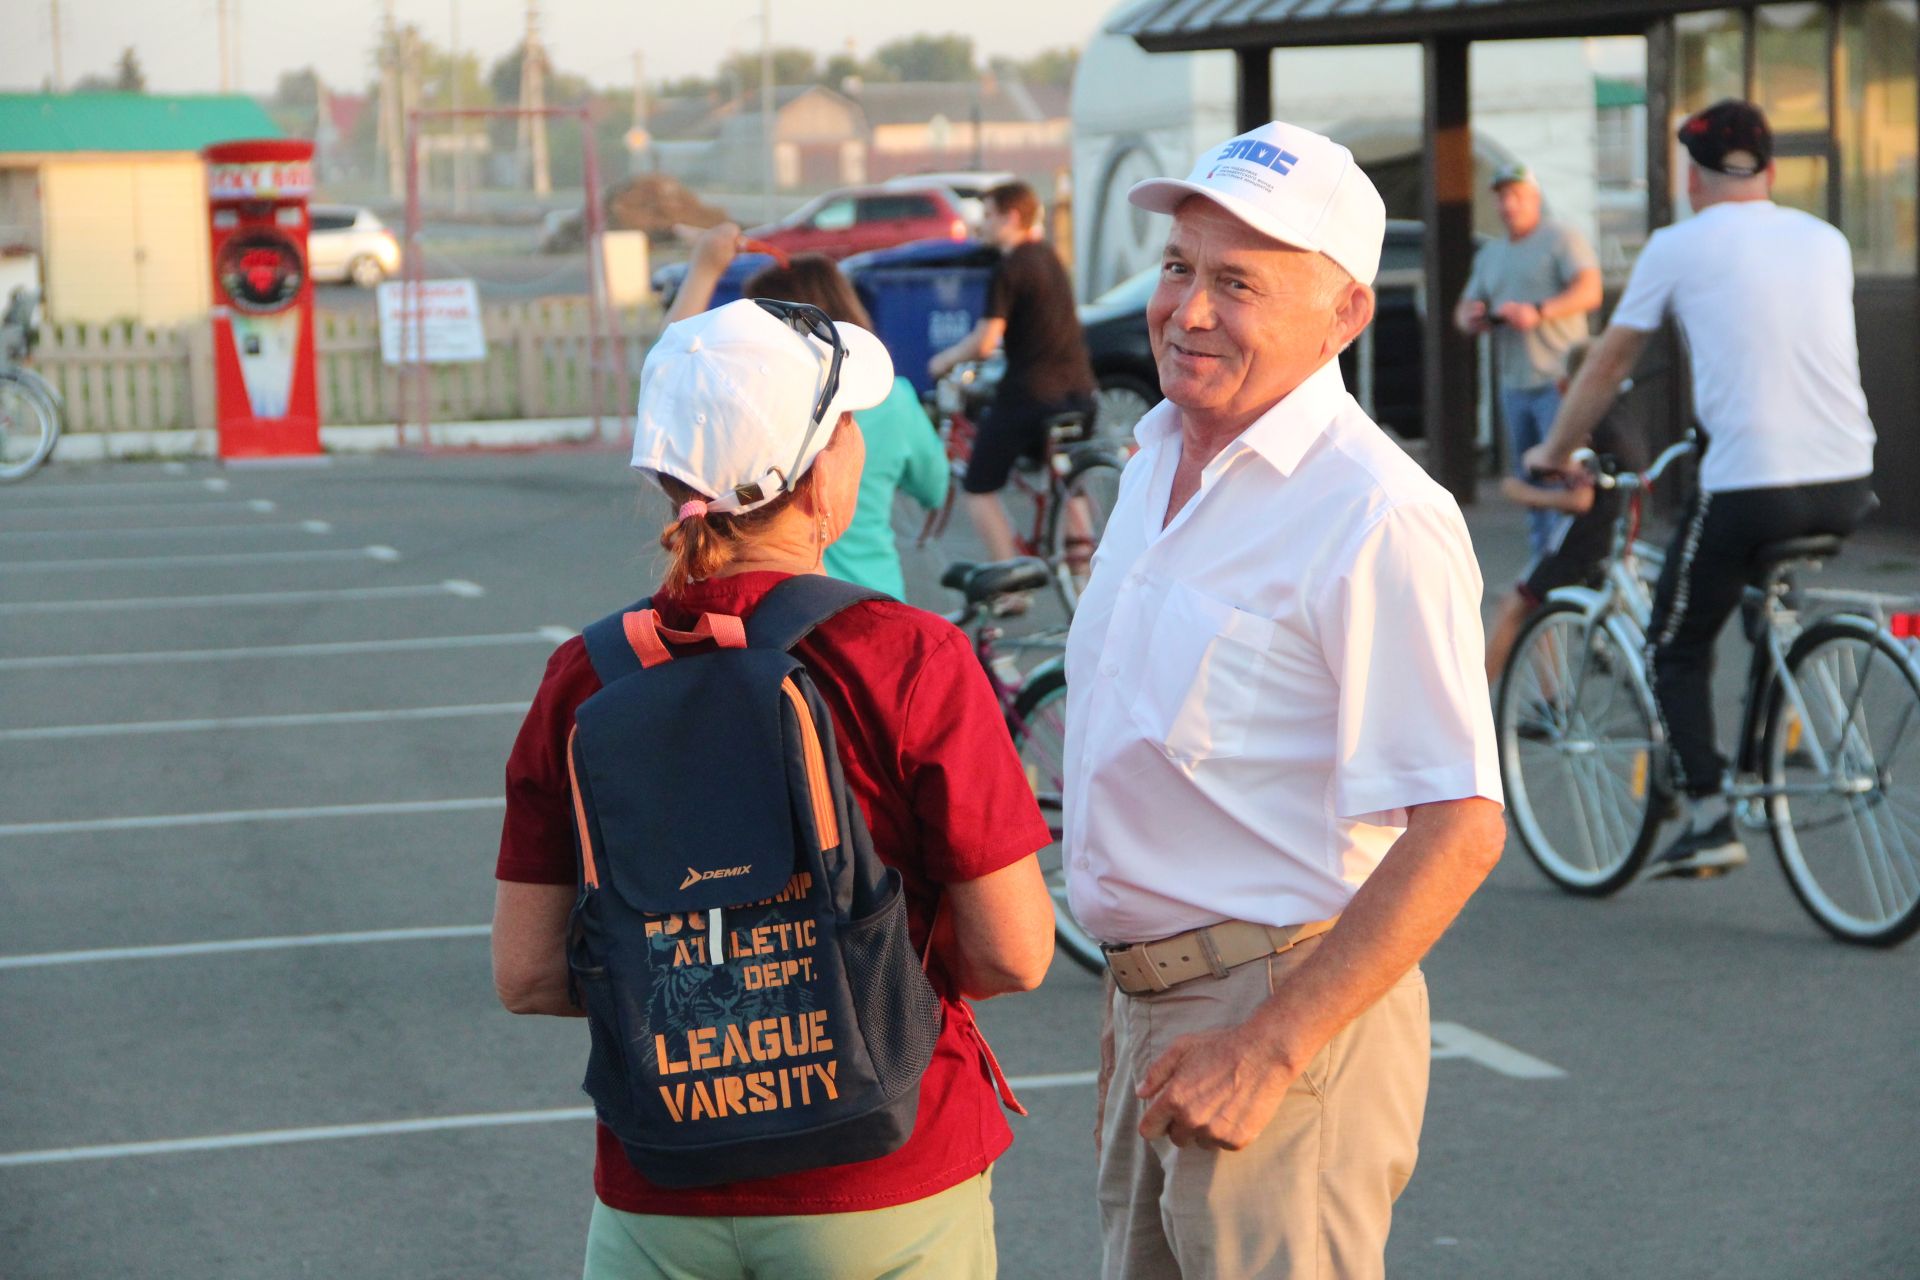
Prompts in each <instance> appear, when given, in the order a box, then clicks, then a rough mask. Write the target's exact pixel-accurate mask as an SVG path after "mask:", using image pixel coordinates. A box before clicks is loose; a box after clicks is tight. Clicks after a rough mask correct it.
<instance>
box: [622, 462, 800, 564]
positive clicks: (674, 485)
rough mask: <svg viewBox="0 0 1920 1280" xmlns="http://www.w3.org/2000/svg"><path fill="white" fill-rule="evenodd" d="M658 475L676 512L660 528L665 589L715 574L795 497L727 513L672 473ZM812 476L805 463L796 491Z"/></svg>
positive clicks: (783, 496)
mask: <svg viewBox="0 0 1920 1280" xmlns="http://www.w3.org/2000/svg"><path fill="white" fill-rule="evenodd" d="M656 478H657V479H658V480H659V482H660V488H661V489H662V490H664V491H665V493H666V495H667V497H668V498H669V499H670V500H671V501H672V502H673V505H674V507H675V509H676V511H677V512H678V514H676V515H675V516H674V518H673V519H672V520H671V521H669V522H668V523H667V526H666V527H665V528H664V529H662V530H661V531H660V546H661V549H662V550H664V551H665V552H666V553H667V556H668V561H667V572H666V575H665V577H664V578H662V580H661V583H660V589H661V590H662V591H663V592H665V593H667V594H669V595H671V594H673V593H675V592H678V591H681V590H683V589H684V588H685V587H686V585H687V584H688V583H690V582H700V581H703V580H705V579H707V578H711V577H714V576H716V575H717V574H719V573H720V572H721V571H722V570H724V569H725V568H726V567H727V566H728V565H730V564H732V563H733V562H734V560H735V559H737V558H738V557H739V556H740V555H741V553H743V552H744V551H746V550H747V549H748V548H749V547H750V546H752V544H753V542H754V539H755V538H756V537H758V536H759V534H760V533H761V531H762V530H764V529H765V528H766V527H767V526H768V525H769V524H771V523H772V522H773V519H774V517H775V516H777V515H779V514H780V513H781V512H782V511H784V510H786V508H787V505H788V504H789V503H791V502H792V501H793V498H794V493H792V492H790V493H783V494H781V495H780V496H779V497H778V498H775V499H774V500H773V501H772V502H769V503H768V504H767V505H766V506H764V507H756V508H755V509H753V510H752V511H749V512H746V513H745V514H743V515H726V514H722V513H720V512H709V511H708V510H707V509H706V507H707V504H706V500H705V499H704V498H702V497H701V496H700V495H699V494H698V493H695V492H694V491H693V490H692V489H691V488H689V487H688V486H687V485H685V484H683V483H682V482H681V481H679V480H676V479H674V478H673V477H672V476H667V475H662V476H658V477H656ZM812 480H813V472H812V470H811V468H809V470H808V472H807V474H806V475H803V476H801V477H800V482H799V484H798V485H797V486H795V490H794V492H798V491H799V490H801V489H805V488H806V487H807V486H808V485H809V484H810V483H812Z"/></svg>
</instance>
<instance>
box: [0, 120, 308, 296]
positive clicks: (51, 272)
mask: <svg viewBox="0 0 1920 1280" xmlns="http://www.w3.org/2000/svg"><path fill="white" fill-rule="evenodd" d="M280 136H281V133H280V129H279V128H278V127H277V126H276V125H275V124H274V123H273V121H272V119H271V118H270V117H269V116H268V115H267V113H266V111H265V110H264V109H263V108H262V107H261V106H260V104H259V103H257V102H255V101H254V100H253V99H252V98H248V97H243V96H240V95H238V94H232V95H210V96H205V97H181V98H163V97H149V96H147V95H145V94H129V93H71V94H0V244H5V245H23V246H25V247H26V248H27V249H29V250H30V251H32V252H33V253H35V254H37V255H38V256H39V259H40V264H41V267H40V271H41V277H40V278H41V283H42V289H43V291H44V293H45V307H46V314H47V316H48V318H49V319H52V320H61V321H74V320H81V321H89V322H105V321H111V320H137V321H140V322H141V323H144V324H152V325H165V324H174V323H177V322H179V321H182V320H187V319H192V318H194V317H197V316H201V315H204V314H205V313H206V310H207V307H208V305H209V303H210V301H211V280H210V276H211V268H210V267H209V265H208V249H207V240H208V232H207V180H206V170H205V166H204V165H203V163H202V162H201V159H200V148H202V147H204V146H206V145H207V144H208V143H212V142H225V141H230V140H233V139H238V138H277V137H280Z"/></svg>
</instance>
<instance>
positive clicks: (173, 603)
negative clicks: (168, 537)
mask: <svg viewBox="0 0 1920 1280" xmlns="http://www.w3.org/2000/svg"><path fill="white" fill-rule="evenodd" d="M485 594H486V588H484V587H482V586H480V585H479V584H478V583H474V582H468V581H466V580H465V579H462V578H449V579H447V580H446V581H444V582H433V583H427V584H424V585H421V586H417V587H328V588H324V589H321V590H315V591H251V592H240V593H236V594H233V595H219V596H133V597H129V598H126V599H120V600H26V601H17V602H14V603H12V604H0V614H9V613H120V612H122V611H124V610H128V609H187V608H193V609H202V608H217V607H220V606H224V605H239V606H246V605H262V604H314V603H317V602H319V601H322V600H404V599H407V598H409V597H418V596H463V597H465V598H467V599H473V598H475V597H477V596H483V595H485Z"/></svg>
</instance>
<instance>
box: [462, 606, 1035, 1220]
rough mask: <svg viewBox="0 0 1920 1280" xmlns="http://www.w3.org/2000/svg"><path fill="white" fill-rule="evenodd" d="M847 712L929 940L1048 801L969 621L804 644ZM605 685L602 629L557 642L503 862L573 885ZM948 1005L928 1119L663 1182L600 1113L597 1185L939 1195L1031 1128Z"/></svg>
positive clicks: (845, 733)
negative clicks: (1030, 776) (819, 1163)
mask: <svg viewBox="0 0 1920 1280" xmlns="http://www.w3.org/2000/svg"><path fill="white" fill-rule="evenodd" d="M786 576H787V575H785V574H781V573H743V574H738V575H736V576H734V577H730V578H715V579H712V580H709V581H707V582H699V583H695V584H693V585H692V586H690V587H688V588H687V589H686V590H685V591H683V592H681V593H679V594H678V595H677V596H664V595H663V596H657V597H655V599H654V607H655V608H657V609H659V610H660V614H661V621H662V623H664V624H665V625H666V626H669V627H673V628H675V629H677V630H685V629H688V628H690V627H692V626H693V625H694V623H695V622H696V621H697V620H698V616H699V615H700V614H701V613H726V614H733V615H735V616H737V617H745V616H747V615H748V614H750V613H751V612H752V611H753V608H754V606H755V605H757V604H758V603H759V602H760V599H761V597H762V596H764V595H766V593H767V592H768V591H769V590H771V589H772V588H773V586H774V585H775V584H776V583H778V582H780V581H781V580H782V579H784V578H785V577H786ZM794 653H795V655H796V656H798V657H799V658H800V660H801V661H803V662H804V663H806V665H807V669H808V672H809V673H810V674H811V675H812V676H813V680H814V684H815V685H816V686H817V687H818V689H819V690H820V696H821V698H822V699H823V700H824V701H825V702H826V704H827V709H828V711H829V712H830V713H831V715H832V717H833V731H834V737H835V740H836V743H837V745H838V747H839V754H840V764H841V767H842V769H843V770H844V771H845V776H846V781H847V786H848V787H849V788H850V789H851V791H852V793H853V796H854V798H855V799H857V800H858V801H859V803H860V808H861V811H862V812H863V813H864V814H865V815H866V819H867V826H868V828H869V830H871V831H872V833H873V845H874V849H875V851H876V852H878V854H879V855H880V857H881V859H882V860H883V861H885V862H886V863H888V864H889V865H891V866H894V867H897V868H899V870H900V874H901V877H902V879H903V880H904V881H905V885H906V899H907V918H908V923H909V926H910V929H911V931H912V936H913V941H914V945H915V948H916V950H918V949H921V948H923V947H924V946H925V942H926V936H927V930H928V929H929V928H930V927H931V925H932V922H933V915H934V909H935V907H936V906H938V904H939V901H940V895H941V892H942V889H941V886H942V885H943V884H950V883H953V882H955V881H961V880H972V879H977V878H979V877H981V876H984V875H987V874H989V873H991V872H994V871H998V870H1000V869H1001V868H1002V867H1006V866H1010V865H1011V864H1013V863H1015V862H1018V861H1019V860H1020V859H1022V858H1024V857H1026V856H1027V855H1029V854H1031V853H1033V852H1034V851H1035V850H1037V849H1040V848H1042V847H1044V846H1045V845H1046V844H1047V843H1048V841H1049V840H1050V838H1051V837H1050V835H1049V834H1048V831H1047V826H1046V822H1045V821H1044V820H1043V819H1042V817H1041V815H1040V810H1039V806H1038V805H1037V804H1036V803H1035V802H1034V798H1033V792H1032V789H1031V788H1030V787H1029V786H1028V784H1027V781H1026V777H1025V774H1024V772H1023V771H1022V769H1021V766H1020V761H1019V757H1018V756H1017V755H1016V754H1015V753H1014V749H1013V743H1012V740H1011V739H1010V738H1009V737H1008V734H1007V727H1006V721H1005V719H1004V717H1003V716H1002V715H1001V712H1000V707H999V704H998V702H996V701H995V699H994V696H993V692H992V689H991V687H990V686H989V685H988V684H987V680H986V675H985V673H984V672H982V671H981V670H980V664H979V662H978V661H977V660H976V659H975V658H974V656H973V651H972V649H971V648H969V646H968V644H967V640H966V637H965V636H964V635H962V634H961V633H960V631H959V630H958V629H956V628H955V627H953V626H952V625H951V624H949V623H948V622H946V621H945V620H944V619H941V618H939V617H936V616H935V615H933V614H931V613H927V612H925V611H924V610H920V609H915V608H912V607H910V606H908V605H904V604H899V603H897V602H895V601H891V600H888V601H875V602H869V603H864V604H858V605H855V606H854V607H853V608H851V609H848V610H847V611H846V612H844V613H841V614H839V615H837V616H835V617H833V618H831V619H829V620H828V621H827V622H825V623H824V624H822V625H821V626H820V627H819V628H817V629H816V630H815V631H814V632H813V634H812V635H810V636H808V637H807V638H806V639H805V640H803V641H802V642H801V643H800V644H799V645H797V646H796V647H795V649H794ZM599 689H600V681H599V678H598V677H596V676H595V675H594V673H593V666H592V663H591V662H590V661H589V660H588V658H587V648H586V644H585V642H584V641H582V640H581V639H580V638H579V637H577V636H576V637H574V638H573V639H571V640H568V641H567V642H566V643H565V644H562V645H561V646H560V647H559V648H558V649H557V650H555V651H554V654H553V657H552V658H551V659H549V660H548V662H547V673H546V676H545V678H544V679H542V681H541V682H540V689H539V692H538V693H536V694H535V695H534V699H533V706H532V707H531V708H530V709H529V710H528V712H527V718H526V722H525V723H524V724H522V725H521V727H520V736H519V738H518V739H516V740H515V742H514V744H513V753H512V754H511V755H510V756H509V757H508V758H507V816H506V821H505V824H504V827H503V829H502V831H501V835H500V858H499V862H498V864H497V865H496V868H495V871H494V874H495V876H496V877H497V878H499V879H501V880H514V881H522V882H527V883H533V884H573V883H575V877H576V875H577V868H576V859H575V854H574V845H573V804H572V799H571V796H570V793H569V791H568V787H567V766H566V743H567V733H568V730H569V729H571V728H572V726H573V713H574V709H575V708H576V707H578V706H579V705H580V704H581V703H582V702H584V701H586V700H587V699H588V698H589V697H591V696H592V695H593V694H595V693H597V692H598V691H599ZM942 999H943V1001H944V1002H945V1003H946V1004H947V1006H948V1007H947V1008H946V1009H945V1010H944V1013H945V1015H946V1016H945V1019H944V1023H943V1026H942V1029H941V1033H940V1040H939V1043H938V1045H937V1047H936V1048H935V1050H934V1055H933V1062H932V1063H931V1065H929V1066H928V1068H927V1072H926V1075H925V1076H923V1077H922V1079H921V1083H920V1107H919V1112H918V1114H917V1118H916V1119H915V1121H914V1126H913V1134H912V1136H911V1137H909V1138H908V1139H907V1141H906V1144H905V1145H903V1146H902V1147H901V1148H900V1149H899V1150H897V1151H895V1152H893V1153H892V1154H891V1155H886V1156H882V1157H880V1158H879V1159H877V1160H865V1161H861V1162H859V1163H856V1164H845V1165H835V1166H831V1167H828V1168H822V1169H813V1170H808V1171H806V1172H804V1173H793V1174H785V1175H782V1176H780V1177H774V1178H760V1179H755V1180H752V1181H746V1182H733V1183H726V1184H722V1185H719V1186H711V1187H694V1188H679V1189H675V1188H669V1187H657V1186H655V1185H653V1184H652V1183H650V1182H648V1181H647V1180H646V1179H645V1178H643V1177H642V1176H641V1175H640V1174H639V1173H638V1172H637V1171H636V1170H635V1169H634V1167H633V1165H632V1163H631V1162H629V1161H628V1159H627V1157H626V1153H625V1151H623V1150H622V1149H621V1146H620V1142H619V1140H618V1139H617V1138H615V1137H614V1136H613V1134H612V1133H611V1132H610V1131H609V1130H608V1129H607V1128H606V1126H604V1125H601V1126H598V1130H599V1132H598V1135H597V1138H598V1152H597V1158H596V1160H595V1162H594V1174H593V1186H594V1191H595V1193H596V1194H597V1195H598V1196H599V1197H600V1199H601V1201H603V1202H604V1203H606V1204H607V1205H610V1206H611V1207H613V1208H615V1209H622V1210H625V1211H626V1212H628V1213H654V1214H681V1215H695V1216H710V1217H717V1216H732V1215H751V1214H792V1213H841V1212H848V1211H853V1210H861V1209H882V1208H886V1207H888V1206H890V1205H897V1204H906V1203H908V1202H910V1201H914V1200H919V1199H923V1198H925V1197H926V1196H930V1195H933V1194H935V1193H937V1192H940V1191H945V1190H946V1189H947V1188H949V1187H952V1186H955V1185H957V1184H958V1183H960V1182H962V1181H964V1180H965V1179H967V1178H970V1177H973V1176H975V1175H977V1174H979V1173H980V1172H981V1171H983V1170H984V1169H986V1168H987V1166H988V1165H990V1164H991V1163H992V1162H993V1161H994V1159H995V1158H996V1157H998V1156H999V1155H1000V1153H1001V1152H1003V1151H1005V1150H1006V1149H1007V1147H1008V1146H1009V1145H1010V1144H1011V1143H1012V1141H1013V1132H1012V1130H1010V1129H1009V1128H1008V1127H1007V1122H1006V1119H1005V1117H1003V1116H1002V1115H1001V1114H1000V1103H999V1098H998V1095H997V1093H996V1092H995V1089H994V1086H993V1084H992V1082H991V1081H990V1079H989V1078H988V1075H987V1073H986V1070H985V1067H984V1060H983V1055H982V1051H981V1046H980V1043H979V1042H978V1041H976V1040H975V1039H974V1035H975V1034H976V1033H974V1032H971V1031H969V1030H968V1027H969V1026H970V1024H971V1015H970V1014H969V1013H967V1012H966V1011H965V1010H964V1008H961V1007H959V1005H960V1002H959V1000H958V998H957V997H953V996H947V995H944V994H943V996H942Z"/></svg>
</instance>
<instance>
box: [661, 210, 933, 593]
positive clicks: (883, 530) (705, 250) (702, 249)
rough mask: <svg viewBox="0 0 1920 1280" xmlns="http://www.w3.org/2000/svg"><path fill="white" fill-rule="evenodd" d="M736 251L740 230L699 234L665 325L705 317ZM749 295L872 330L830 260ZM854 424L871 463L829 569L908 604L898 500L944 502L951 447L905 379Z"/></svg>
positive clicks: (764, 276) (798, 268)
mask: <svg viewBox="0 0 1920 1280" xmlns="http://www.w3.org/2000/svg"><path fill="white" fill-rule="evenodd" d="M739 251H740V228H739V227H738V226H736V225H734V224H733V223H731V222H723V223H721V224H720V225H718V226H715V227H710V228H708V229H707V230H706V231H704V232H702V233H701V234H700V238H699V239H698V240H696V241H695V242H694V246H693V255H692V257H691V259H690V260H689V261H688V264H687V275H686V279H684V280H683V281H682V282H681V284H680V291H679V293H678V294H676V295H675V297H674V300H673V306H672V308H671V309H670V310H669V311H668V312H667V316H666V323H668V324H671V323H673V322H674V321H675V320H678V319H681V318H682V317H684V316H690V315H694V314H695V313H697V312H700V311H704V310H706V308H707V304H708V303H709V302H711V301H712V300H713V290H714V285H715V284H716V283H717V282H718V281H719V279H720V276H721V274H722V273H723V272H725V271H726V269H727V265H728V264H729V263H731V262H732V261H733V258H734V255H735V254H737V253H738V252H739ZM744 292H745V294H746V296H747V297H749V298H779V299H781V300H783V301H786V302H809V303H812V304H813V305H814V306H816V307H819V308H820V309H821V310H822V311H824V312H826V313H827V315H828V316H829V317H830V318H831V319H834V320H837V321H845V322H847V323H849V324H857V325H859V326H860V327H861V328H863V329H865V330H867V331H868V332H872V330H873V319H872V317H870V316H869V315H868V314H867V309H866V308H865V307H864V306H862V305H861V304H860V296H859V295H858V294H856V293H855V292H854V291H853V285H852V284H850V283H849V282H848V281H847V278H846V276H844V275H842V274H841V272H840V268H839V267H838V266H837V265H835V264H834V262H833V260H832V259H831V258H828V257H826V256H824V255H822V254H817V253H803V254H799V255H797V256H795V257H794V258H793V259H791V260H790V261H788V262H787V263H785V264H784V265H776V266H771V267H768V268H766V269H765V270H764V271H760V272H756V273H755V274H754V276H753V277H752V278H751V279H749V280H748V281H747V284H746V289H745V291H744ZM853 417H854V421H856V422H858V423H859V424H860V434H861V435H862V436H864V437H865V438H866V442H867V461H866V465H865V466H864V467H863V468H862V469H861V471H860V497H859V501H858V503H857V505H856V506H855V508H854V512H853V522H852V523H851V524H849V525H848V526H847V531H846V532H845V533H843V534H841V535H840V538H839V540H838V541H836V542H834V543H833V545H832V546H830V547H828V548H827V551H826V559H825V565H826V570H827V572H828V573H830V574H832V575H833V576H834V577H836V578H840V579H842V580H844V581H847V582H853V583H858V584H859V585H860V586H863V587H871V588H873V589H874V590H875V591H884V592H886V593H887V594H888V595H890V596H892V597H894V598H895V599H896V600H904V599H905V598H906V592H907V583H906V577H905V575H904V574H903V573H902V572H901V568H900V547H899V544H898V542H897V540H896V539H895V537H894V532H893V503H894V495H895V494H896V493H897V492H901V491H904V492H905V493H906V494H907V496H908V497H910V498H912V499H913V500H914V501H915V502H918V503H919V504H920V505H921V506H923V507H925V508H926V509H927V510H929V511H931V510H933V509H935V508H936V507H939V506H940V505H941V504H942V503H944V502H945V501H946V500H947V484H948V482H949V480H950V479H951V477H952V471H951V468H950V466H949V464H948V462H947V450H946V446H945V445H944V444H943V443H942V442H941V440H940V435H939V433H938V432H936V431H935V430H934V429H933V422H932V420H931V419H929V418H928V417H927V411H926V409H924V408H923V407H922V406H921V404H920V396H919V393H918V392H916V391H915V390H914V389H913V384H912V383H911V382H909V381H907V380H906V379H905V378H895V379H894V381H893V392H892V394H890V395H889V396H888V397H887V398H886V399H885V400H883V401H881V402H880V403H879V404H877V405H875V406H874V407H873V408H871V409H866V410H863V411H861V412H859V413H856V414H854V415H853Z"/></svg>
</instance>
